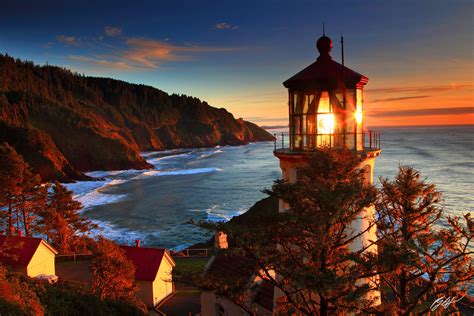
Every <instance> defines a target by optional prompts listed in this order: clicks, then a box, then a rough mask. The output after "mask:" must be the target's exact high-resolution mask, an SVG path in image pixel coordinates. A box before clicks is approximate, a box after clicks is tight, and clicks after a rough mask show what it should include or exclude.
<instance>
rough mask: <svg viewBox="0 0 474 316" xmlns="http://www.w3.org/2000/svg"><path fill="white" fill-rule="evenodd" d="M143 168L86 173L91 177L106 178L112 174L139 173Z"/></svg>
mask: <svg viewBox="0 0 474 316" xmlns="http://www.w3.org/2000/svg"><path fill="white" fill-rule="evenodd" d="M141 172H143V170H138V169H126V170H112V171H90V172H87V173H86V175H88V176H89V177H93V178H108V177H113V176H127V175H133V174H137V173H141Z"/></svg>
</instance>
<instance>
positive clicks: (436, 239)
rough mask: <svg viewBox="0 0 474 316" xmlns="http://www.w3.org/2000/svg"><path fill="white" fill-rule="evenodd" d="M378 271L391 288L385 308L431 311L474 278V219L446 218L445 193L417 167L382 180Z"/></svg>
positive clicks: (457, 295) (460, 292) (460, 293)
mask: <svg viewBox="0 0 474 316" xmlns="http://www.w3.org/2000/svg"><path fill="white" fill-rule="evenodd" d="M381 183H382V188H381V190H380V199H379V201H378V203H377V213H378V217H379V224H378V232H379V234H380V238H379V239H380V240H379V258H380V262H379V271H380V272H381V275H380V280H381V282H382V283H381V285H382V286H383V288H385V289H387V290H386V292H387V293H386V295H385V296H386V302H384V303H383V304H382V307H384V308H385V311H386V312H392V313H394V314H396V315H411V314H413V313H415V312H416V313H426V312H427V311H428V309H429V307H430V304H427V306H424V307H423V308H420V306H423V305H422V304H421V303H422V302H431V303H432V302H433V301H434V300H436V298H438V297H442V296H444V297H445V298H448V297H452V298H453V299H454V300H456V299H459V298H461V297H462V296H463V295H465V294H466V291H467V284H468V283H469V282H471V286H472V279H473V276H474V270H473V261H472V256H473V254H474V252H473V248H472V245H470V243H471V240H472V238H473V236H474V235H473V233H474V232H473V223H472V220H471V219H470V216H469V214H467V215H465V219H466V223H467V224H466V225H463V224H462V222H461V220H460V219H459V218H457V217H447V219H446V220H444V219H443V216H442V213H443V209H442V208H441V207H440V205H439V204H440V202H441V193H440V192H439V191H437V190H436V187H435V185H434V184H432V183H427V182H426V181H425V180H421V179H420V173H419V172H418V171H416V170H414V169H413V168H412V167H406V166H402V167H400V169H399V173H398V175H397V176H396V178H395V179H394V180H393V181H389V180H388V179H381Z"/></svg>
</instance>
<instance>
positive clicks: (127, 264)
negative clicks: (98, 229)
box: [92, 237, 146, 311]
mask: <svg viewBox="0 0 474 316" xmlns="http://www.w3.org/2000/svg"><path fill="white" fill-rule="evenodd" d="M92 289H93V291H94V292H95V293H96V294H97V295H98V296H100V298H101V299H102V300H105V299H110V300H123V301H127V302H129V303H131V304H132V305H135V306H139V307H141V309H142V310H145V311H146V307H145V306H144V304H143V303H142V302H140V301H138V300H137V299H136V298H135V296H134V292H135V291H136V290H137V289H138V287H137V285H136V284H135V266H134V265H133V263H132V262H131V261H129V260H128V259H127V257H126V256H125V252H124V251H123V250H122V249H120V248H119V247H118V246H117V245H116V244H115V243H114V242H113V241H111V240H108V239H106V238H103V237H99V239H98V240H97V243H96V247H95V250H94V259H93V262H92Z"/></svg>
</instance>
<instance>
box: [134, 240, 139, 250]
mask: <svg viewBox="0 0 474 316" xmlns="http://www.w3.org/2000/svg"><path fill="white" fill-rule="evenodd" d="M135 247H137V248H140V239H137V240H135Z"/></svg>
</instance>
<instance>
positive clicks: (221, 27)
mask: <svg viewBox="0 0 474 316" xmlns="http://www.w3.org/2000/svg"><path fill="white" fill-rule="evenodd" d="M214 28H215V29H217V30H236V29H238V28H239V26H238V25H232V24H229V23H226V22H221V23H217V24H216V25H214Z"/></svg>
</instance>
